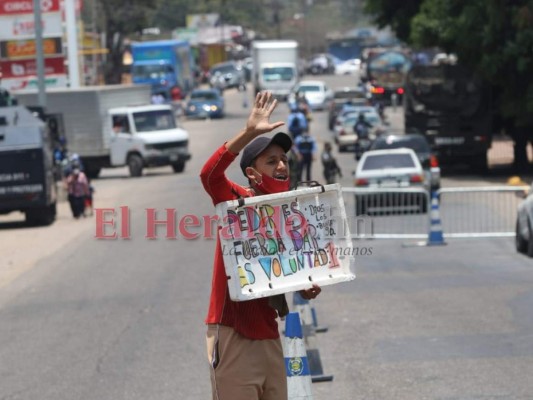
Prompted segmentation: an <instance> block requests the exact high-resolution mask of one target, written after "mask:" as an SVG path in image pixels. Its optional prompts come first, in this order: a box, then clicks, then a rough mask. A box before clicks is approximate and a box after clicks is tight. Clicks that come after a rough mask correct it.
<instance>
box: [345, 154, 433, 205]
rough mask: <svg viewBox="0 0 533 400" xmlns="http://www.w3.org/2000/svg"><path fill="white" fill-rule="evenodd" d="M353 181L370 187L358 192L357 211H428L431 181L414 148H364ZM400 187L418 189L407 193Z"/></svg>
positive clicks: (361, 186)
mask: <svg viewBox="0 0 533 400" xmlns="http://www.w3.org/2000/svg"><path fill="white" fill-rule="evenodd" d="M354 183H355V187H357V188H363V189H370V190H369V191H362V192H361V193H358V194H356V196H355V211H356V215H361V214H376V213H378V214H379V213H397V212H400V213H401V212H408V213H414V212H422V213H425V212H427V207H428V189H429V185H430V182H428V181H427V178H426V175H425V173H424V170H423V168H422V165H421V164H420V161H419V160H418V157H417V155H416V153H415V152H414V151H413V150H411V149H406V148H401V149H391V150H370V151H367V152H365V153H364V154H363V156H362V157H361V160H360V161H359V162H358V163H357V169H356V171H355V182H354ZM398 188H415V189H419V190H415V191H414V192H411V193H406V192H401V191H398V190H397V189H398ZM372 189H374V190H375V191H372ZM395 190H396V191H395Z"/></svg>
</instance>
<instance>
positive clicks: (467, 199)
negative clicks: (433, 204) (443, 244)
mask: <svg viewBox="0 0 533 400" xmlns="http://www.w3.org/2000/svg"><path fill="white" fill-rule="evenodd" d="M527 189H528V187H527V186H487V187H469V188H443V189H440V190H439V191H438V196H439V203H440V217H441V221H442V228H443V231H444V237H446V238H479V237H512V236H514V235H515V224H516V210H517V207H518V204H519V203H520V201H521V198H519V197H518V196H517V194H518V193H520V192H523V191H524V190H527Z"/></svg>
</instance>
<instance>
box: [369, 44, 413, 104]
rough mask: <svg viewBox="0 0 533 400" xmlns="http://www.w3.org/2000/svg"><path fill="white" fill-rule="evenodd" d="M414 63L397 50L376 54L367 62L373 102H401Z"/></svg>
mask: <svg viewBox="0 0 533 400" xmlns="http://www.w3.org/2000/svg"><path fill="white" fill-rule="evenodd" d="M411 65H412V62H411V59H410V58H409V56H408V55H407V54H404V53H403V52H401V51H396V50H387V51H381V50H380V51H379V52H377V53H374V54H373V55H372V56H370V58H369V59H368V60H367V62H366V66H367V68H366V69H367V70H366V74H367V78H368V79H369V80H370V82H371V84H372V86H371V88H370V91H371V94H372V100H373V101H375V102H382V103H383V104H391V103H392V101H393V99H397V101H398V102H401V100H402V96H403V93H404V87H403V85H404V82H405V77H406V76H407V73H408V72H409V70H410V68H411Z"/></svg>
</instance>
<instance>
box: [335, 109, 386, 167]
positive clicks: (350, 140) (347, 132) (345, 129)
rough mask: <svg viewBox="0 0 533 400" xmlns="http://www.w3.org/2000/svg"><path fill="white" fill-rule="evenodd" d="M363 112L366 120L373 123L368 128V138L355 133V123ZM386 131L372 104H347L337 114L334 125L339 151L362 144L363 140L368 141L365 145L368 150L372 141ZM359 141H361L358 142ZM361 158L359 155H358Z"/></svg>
mask: <svg viewBox="0 0 533 400" xmlns="http://www.w3.org/2000/svg"><path fill="white" fill-rule="evenodd" d="M361 113H363V115H364V116H365V120H366V121H367V122H368V123H369V124H370V125H371V126H370V127H369V129H368V135H367V137H366V138H360V137H358V135H357V134H356V133H355V129H354V127H355V123H356V122H357V120H358V118H359V114H361ZM385 132H386V127H385V124H384V122H383V120H382V119H381V117H380V116H379V114H378V112H377V111H376V109H375V108H374V107H372V106H346V107H344V109H343V110H341V112H340V113H339V115H338V116H337V119H336V121H335V125H334V127H333V135H334V141H335V143H336V144H337V146H338V148H339V151H340V152H343V151H347V150H349V149H350V148H353V147H354V146H356V144H359V145H361V144H362V140H365V141H367V142H368V143H366V144H365V145H363V147H366V149H365V150H368V148H369V147H370V144H371V143H370V141H371V140H373V139H375V138H376V137H377V136H378V135H381V134H383V133H385ZM358 142H359V143H358ZM357 159H359V157H357Z"/></svg>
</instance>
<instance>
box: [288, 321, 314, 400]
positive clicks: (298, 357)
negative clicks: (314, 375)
mask: <svg viewBox="0 0 533 400" xmlns="http://www.w3.org/2000/svg"><path fill="white" fill-rule="evenodd" d="M283 352H284V353H285V370H286V372H287V393H288V400H312V399H313V393H312V391H311V375H310V370H309V363H308V362H307V354H306V351H305V345H304V341H303V333H302V325H301V323H300V315H299V314H298V313H289V314H288V315H287V317H286V319H285V341H284V346H283Z"/></svg>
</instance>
